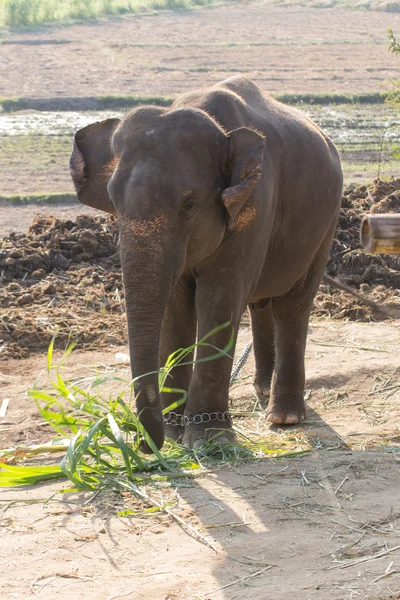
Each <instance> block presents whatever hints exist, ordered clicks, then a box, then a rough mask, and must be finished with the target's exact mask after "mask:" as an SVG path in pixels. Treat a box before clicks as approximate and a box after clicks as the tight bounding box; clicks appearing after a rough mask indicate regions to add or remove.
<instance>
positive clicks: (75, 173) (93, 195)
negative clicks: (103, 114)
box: [69, 119, 120, 215]
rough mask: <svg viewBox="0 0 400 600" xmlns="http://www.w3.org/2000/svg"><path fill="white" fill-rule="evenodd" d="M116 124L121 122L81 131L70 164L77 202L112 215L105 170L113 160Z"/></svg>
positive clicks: (107, 121) (97, 125)
mask: <svg viewBox="0 0 400 600" xmlns="http://www.w3.org/2000/svg"><path fill="white" fill-rule="evenodd" d="M119 123H120V119H106V120H105V121H98V122H97V123H92V125H88V126H87V127H84V128H83V129H80V130H79V131H78V132H77V133H76V134H75V140H74V149H73V151H72V154H71V158H70V161H69V169H70V173H71V177H72V181H73V182H74V185H75V189H76V194H77V196H78V200H79V201H80V202H82V203H83V204H87V205H88V206H92V207H93V208H97V209H99V210H104V211H105V212H108V213H111V214H113V215H115V208H114V205H113V203H112V201H111V200H110V197H109V195H108V192H107V183H108V179H109V176H110V173H108V172H107V166H108V165H109V164H110V162H111V161H112V160H113V158H114V154H113V151H112V149H111V138H112V136H113V133H114V131H115V130H116V128H117V126H118V124H119Z"/></svg>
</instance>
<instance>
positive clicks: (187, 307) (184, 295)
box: [160, 277, 196, 441]
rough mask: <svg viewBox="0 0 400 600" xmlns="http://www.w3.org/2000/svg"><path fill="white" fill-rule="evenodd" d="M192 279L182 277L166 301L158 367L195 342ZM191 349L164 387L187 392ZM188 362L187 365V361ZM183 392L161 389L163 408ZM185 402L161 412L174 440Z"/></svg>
mask: <svg viewBox="0 0 400 600" xmlns="http://www.w3.org/2000/svg"><path fill="white" fill-rule="evenodd" d="M194 291H195V284H194V281H192V280H189V279H186V278H184V277H182V278H181V279H180V280H179V281H178V283H177V285H176V286H175V288H174V290H173V291H172V293H171V296H170V298H169V301H168V305H167V309H166V312H165V316H164V321H163V327H162V332H161V344H160V366H161V367H163V366H164V365H165V363H166V362H167V359H168V357H169V356H170V355H171V354H172V353H173V352H175V351H176V350H179V349H181V348H182V349H184V348H188V347H190V346H192V345H193V344H194V343H195V341H196V310H195V298H194V296H195V295H194ZM192 361H193V352H190V353H188V354H187V355H186V356H185V357H184V358H183V360H182V361H181V362H182V363H186V364H182V365H181V366H179V365H178V366H176V367H174V368H173V369H172V371H171V372H170V375H169V376H168V378H167V380H166V381H165V387H168V388H173V389H177V390H183V391H184V392H186V393H187V392H188V389H189V384H190V378H191V376H192V372H193V365H192V364H190V363H191V362H192ZM188 363H189V364H188ZM183 395H184V394H183V393H182V392H162V393H161V402H162V407H163V409H166V408H168V407H169V406H171V405H172V404H173V403H174V402H177V401H178V400H181V399H182V396H183ZM184 408H185V406H184V404H182V405H180V406H178V407H174V408H172V409H171V410H170V411H168V412H167V413H165V414H164V427H165V436H166V437H169V438H171V439H173V440H177V441H179V440H181V439H182V436H183V433H184V427H183V419H182V417H183V412H184Z"/></svg>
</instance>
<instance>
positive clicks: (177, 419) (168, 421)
mask: <svg viewBox="0 0 400 600" xmlns="http://www.w3.org/2000/svg"><path fill="white" fill-rule="evenodd" d="M211 421H220V422H221V423H223V422H224V421H229V422H231V421H232V417H231V415H230V414H229V410H226V411H225V412H212V413H201V414H199V415H193V416H190V417H189V416H187V415H181V414H179V413H176V412H174V411H172V410H171V411H170V412H168V413H166V414H165V415H164V425H172V426H173V427H179V426H182V427H185V426H186V425H191V424H192V423H194V424H195V425H201V424H202V423H210V422H211Z"/></svg>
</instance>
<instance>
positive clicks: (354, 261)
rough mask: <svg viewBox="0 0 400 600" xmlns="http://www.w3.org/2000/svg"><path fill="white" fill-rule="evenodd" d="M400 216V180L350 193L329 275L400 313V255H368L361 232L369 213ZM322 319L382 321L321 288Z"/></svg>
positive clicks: (359, 305)
mask: <svg viewBox="0 0 400 600" xmlns="http://www.w3.org/2000/svg"><path fill="white" fill-rule="evenodd" d="M369 212H371V213H386V212H392V213H398V212H400V179H391V180H390V181H381V180H375V181H374V182H373V183H372V184H371V185H370V186H360V187H358V188H356V189H355V190H346V191H345V192H344V195H343V199H342V208H341V211H340V217H339V223H338V227H337V230H336V234H335V239H334V241H333V244H332V250H331V257H330V260H329V262H328V265H327V269H326V271H327V273H328V274H329V275H331V276H332V277H337V278H338V279H340V280H341V281H343V282H344V283H347V284H348V285H350V286H352V287H354V288H356V289H358V290H360V291H361V292H363V293H365V294H367V295H368V296H370V297H371V298H372V299H374V300H375V301H377V302H379V303H383V302H384V303H385V306H388V307H394V308H398V309H399V314H400V292H399V290H400V255H398V254H378V255H374V254H368V253H367V252H365V251H364V250H363V249H362V248H361V244H360V228H361V221H362V218H363V216H364V215H365V214H366V213H369ZM315 313H316V314H317V315H318V316H321V317H323V316H330V317H333V318H347V319H350V320H353V321H354V320H361V321H369V320H371V319H375V320H376V319H377V318H382V317H379V315H377V314H374V313H372V314H371V310H370V309H369V308H368V307H366V306H364V305H363V304H362V303H360V302H359V301H358V300H356V299H351V297H349V296H348V295H347V294H345V293H343V292H339V291H337V290H332V289H331V288H329V286H326V285H325V286H324V285H322V286H321V289H320V293H319V294H318V295H317V297H316V300H315Z"/></svg>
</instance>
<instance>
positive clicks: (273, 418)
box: [267, 413, 282, 425]
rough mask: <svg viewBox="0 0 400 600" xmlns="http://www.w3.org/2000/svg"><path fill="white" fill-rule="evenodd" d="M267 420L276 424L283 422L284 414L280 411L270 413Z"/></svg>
mask: <svg viewBox="0 0 400 600" xmlns="http://www.w3.org/2000/svg"><path fill="white" fill-rule="evenodd" d="M267 421H269V422H270V423H274V425H280V424H281V423H282V415H280V414H279V413H269V415H268V416H267Z"/></svg>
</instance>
